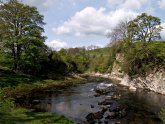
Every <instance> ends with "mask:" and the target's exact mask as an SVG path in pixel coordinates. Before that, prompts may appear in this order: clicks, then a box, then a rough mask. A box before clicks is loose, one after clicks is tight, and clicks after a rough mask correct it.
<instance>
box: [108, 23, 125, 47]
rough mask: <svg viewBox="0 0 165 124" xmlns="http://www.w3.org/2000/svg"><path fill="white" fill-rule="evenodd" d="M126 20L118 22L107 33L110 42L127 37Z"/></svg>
mask: <svg viewBox="0 0 165 124" xmlns="http://www.w3.org/2000/svg"><path fill="white" fill-rule="evenodd" d="M127 31H128V22H127V21H121V22H119V24H118V25H117V26H116V27H115V28H114V29H113V30H112V31H111V32H110V33H109V34H108V35H107V37H109V38H110V39H111V43H112V44H113V43H117V42H120V41H124V40H126V39H127V38H128V33H127Z"/></svg>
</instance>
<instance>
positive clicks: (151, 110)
mask: <svg viewBox="0 0 165 124" xmlns="http://www.w3.org/2000/svg"><path fill="white" fill-rule="evenodd" d="M97 85H98V83H87V84H81V85H78V86H75V87H71V88H68V89H65V90H63V91H61V92H60V93H58V92H57V91H56V92H53V93H43V94H42V95H40V96H42V97H39V98H38V99H40V100H41V104H39V105H37V106H36V107H39V108H40V109H44V110H46V111H49V112H53V113H58V114H62V115H64V116H66V117H68V118H69V119H71V120H73V121H74V122H75V123H82V122H84V121H85V120H86V118H85V117H86V116H87V115H88V114H89V113H91V112H97V111H100V110H101V109H102V106H100V105H98V103H99V102H101V101H103V100H104V99H106V97H107V95H101V96H99V97H95V96H94V95H95V94H96V92H95V91H93V90H91V89H94V88H96V87H97ZM115 89H116V90H115V91H112V92H111V93H110V94H108V95H113V94H118V95H119V94H120V95H121V97H120V99H119V100H114V101H113V105H112V106H111V107H112V108H115V107H116V106H119V105H127V106H129V113H128V114H127V116H126V117H124V118H122V119H118V120H117V119H112V120H109V121H108V123H112V124H113V123H114V122H116V121H120V122H121V123H123V124H143V123H144V124H154V123H156V124H157V123H161V121H160V119H159V118H158V113H159V112H160V110H161V108H162V107H164V106H165V96H163V95H160V94H156V93H154V92H149V91H144V90H141V89H138V90H137V91H135V92H131V91H128V89H127V87H123V86H119V85H115ZM34 99H35V98H34Z"/></svg>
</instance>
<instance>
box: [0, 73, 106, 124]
mask: <svg viewBox="0 0 165 124" xmlns="http://www.w3.org/2000/svg"><path fill="white" fill-rule="evenodd" d="M1 76H3V75H1ZM10 77H12V80H13V81H18V78H17V77H19V79H21V81H22V82H21V83H19V84H18V85H16V86H12V87H4V88H3V91H5V97H6V96H7V98H11V99H13V100H12V101H9V102H10V103H12V102H13V101H14V102H15V103H14V104H15V105H16V106H15V107H14V108H11V111H7V112H2V111H0V115H1V117H0V123H3V124H9V123H11V124H20V123H27V124H45V123H50V124H59V123H62V124H71V123H72V122H71V121H69V120H68V119H67V118H65V117H64V116H61V115H57V114H52V113H47V112H40V111H39V110H37V111H38V112H37V111H35V110H31V105H27V104H24V103H21V102H19V103H18V101H19V100H21V99H22V100H24V101H28V98H29V97H30V96H33V95H34V94H35V93H40V92H44V91H49V92H51V91H55V90H60V89H66V88H69V87H71V86H75V85H78V84H83V83H86V82H92V81H95V82H98V81H102V80H104V79H103V78H95V77H89V76H79V75H70V76H67V77H65V78H63V79H60V80H53V79H42V80H41V79H40V80H36V81H35V82H32V83H26V82H23V81H24V80H23V79H25V78H26V77H24V76H22V75H10ZM3 78H7V76H3ZM1 79H2V78H1ZM29 79H30V78H29ZM3 96H4V95H3ZM5 99H6V98H5ZM1 102H2V101H1ZM35 102H36V101H35ZM5 104H6V103H5ZM5 104H4V105H5ZM20 107H21V108H20ZM22 107H23V108H22ZM6 109H7V108H6Z"/></svg>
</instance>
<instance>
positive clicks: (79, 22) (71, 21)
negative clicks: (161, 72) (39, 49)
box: [22, 0, 165, 50]
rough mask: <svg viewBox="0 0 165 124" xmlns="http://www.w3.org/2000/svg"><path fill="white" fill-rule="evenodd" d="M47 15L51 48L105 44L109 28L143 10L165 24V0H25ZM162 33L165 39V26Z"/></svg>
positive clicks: (46, 26) (47, 30) (47, 29)
mask: <svg viewBox="0 0 165 124" xmlns="http://www.w3.org/2000/svg"><path fill="white" fill-rule="evenodd" d="M22 2H23V3H25V4H28V5H30V6H36V7H37V8H38V11H39V12H40V13H41V14H42V15H44V22H46V25H45V26H44V29H45V33H44V35H45V36H47V37H48V38H47V40H46V42H45V44H47V45H48V46H49V47H51V48H52V49H55V50H58V49H60V48H69V47H83V46H85V47H87V46H90V45H96V46H100V47H104V46H106V45H107V44H108V43H109V42H110V39H109V38H107V37H106V34H107V32H110V31H112V30H113V28H114V27H115V26H116V25H117V24H118V23H119V22H121V21H123V20H131V19H134V18H135V17H136V16H137V15H140V14H141V13H143V12H146V13H147V14H150V15H153V16H156V17H159V18H160V19H161V22H162V27H164V28H165V14H164V13H165V0H22ZM161 36H162V38H163V39H165V29H163V30H162V32H161Z"/></svg>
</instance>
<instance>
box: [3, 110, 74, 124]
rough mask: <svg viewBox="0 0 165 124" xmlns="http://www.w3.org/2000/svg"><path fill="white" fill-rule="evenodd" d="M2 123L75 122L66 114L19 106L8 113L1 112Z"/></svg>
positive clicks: (46, 123) (65, 123)
mask: <svg viewBox="0 0 165 124" xmlns="http://www.w3.org/2000/svg"><path fill="white" fill-rule="evenodd" d="M0 124H73V123H72V122H71V121H69V120H68V119H66V118H65V117H64V116H61V115H57V114H53V113H47V112H32V111H31V110H28V109H23V108H17V109H14V110H12V111H11V112H8V113H0Z"/></svg>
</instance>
